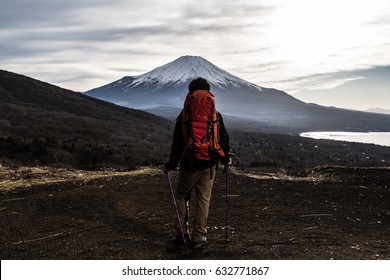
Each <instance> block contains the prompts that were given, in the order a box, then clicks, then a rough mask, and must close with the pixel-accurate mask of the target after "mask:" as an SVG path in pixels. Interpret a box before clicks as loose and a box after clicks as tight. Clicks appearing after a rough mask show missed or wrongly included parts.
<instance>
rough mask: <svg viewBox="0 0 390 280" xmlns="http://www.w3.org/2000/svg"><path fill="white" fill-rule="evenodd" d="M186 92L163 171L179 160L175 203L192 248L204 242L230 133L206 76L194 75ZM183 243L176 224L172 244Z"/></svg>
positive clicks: (178, 244) (226, 160)
mask: <svg viewBox="0 0 390 280" xmlns="http://www.w3.org/2000/svg"><path fill="white" fill-rule="evenodd" d="M188 89H189V93H188V95H187V97H186V101H185V103H184V108H183V110H182V111H181V113H180V114H179V116H178V118H177V120H176V125H175V130H174V134H173V141H172V147H171V154H170V158H169V161H168V163H166V164H165V172H166V173H168V172H169V171H170V170H174V169H176V168H177V166H178V165H179V162H180V169H179V179H178V183H177V190H176V203H177V208H178V212H179V218H180V221H181V224H182V225H183V231H184V233H185V238H186V239H187V240H186V243H187V244H188V243H189V242H191V243H189V244H190V245H191V247H192V248H193V249H201V248H203V247H204V246H205V245H206V244H207V237H206V235H207V229H206V226H207V219H208V214H209V204H210V198H211V192H212V188H213V183H214V178H215V173H216V166H217V164H218V162H219V161H221V162H222V163H224V164H225V165H228V164H230V162H231V159H230V157H229V151H230V147H229V135H228V133H227V131H226V128H225V125H224V123H223V119H222V116H221V114H220V113H218V112H217V111H216V108H215V101H214V96H213V94H212V93H211V92H210V84H209V83H208V81H207V80H206V79H203V78H197V79H195V80H193V81H191V83H190V84H189V86H188ZM193 189H194V190H195V196H196V206H195V214H194V219H193V224H192V232H190V229H189V223H188V211H189V201H190V198H191V193H192V190H193ZM172 245H173V246H174V247H179V246H183V245H184V241H183V237H182V234H181V232H180V228H179V227H178V234H177V236H176V238H175V239H174V241H173V244H172Z"/></svg>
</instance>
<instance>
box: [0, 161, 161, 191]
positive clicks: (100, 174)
mask: <svg viewBox="0 0 390 280" xmlns="http://www.w3.org/2000/svg"><path fill="white" fill-rule="evenodd" d="M157 172H160V171H159V169H157V168H152V167H140V168H138V169H136V170H131V171H116V170H99V171H87V170H79V169H65V168H53V167H18V168H10V167H3V166H0V191H9V190H12V189H15V188H27V187H33V186H38V185H47V184H53V183H61V182H67V181H72V182H74V181H83V182H88V181H89V180H93V179H99V178H108V177H118V176H122V177H125V176H137V175H142V174H151V175H153V174H156V173H157Z"/></svg>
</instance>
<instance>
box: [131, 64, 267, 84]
mask: <svg viewBox="0 0 390 280" xmlns="http://www.w3.org/2000/svg"><path fill="white" fill-rule="evenodd" d="M197 77H202V78H205V79H206V80H208V81H209V82H210V83H212V84H213V85H215V86H217V87H219V88H226V87H228V86H234V87H240V86H241V85H242V84H245V85H247V86H249V87H253V88H256V89H259V90H261V88H260V87H259V86H257V85H254V84H251V83H249V82H247V81H245V80H243V79H241V78H239V77H236V76H234V75H232V74H230V73H228V72H226V71H225V70H223V69H221V68H219V67H217V66H216V65H214V64H212V63H210V62H209V61H207V60H206V59H204V58H202V57H200V56H197V57H195V56H182V57H179V58H178V59H176V60H174V61H172V62H170V63H167V64H165V65H163V66H160V67H157V68H156V69H154V70H152V71H150V72H147V73H145V74H143V75H141V76H138V77H136V78H135V79H134V80H133V82H132V83H131V85H130V87H136V86H138V85H150V86H157V87H163V86H167V85H171V84H176V85H182V84H186V83H188V82H189V81H191V80H192V79H194V78H197Z"/></svg>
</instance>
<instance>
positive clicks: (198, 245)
mask: <svg viewBox="0 0 390 280" xmlns="http://www.w3.org/2000/svg"><path fill="white" fill-rule="evenodd" d="M206 245H207V240H202V241H198V242H192V243H191V249H193V250H198V251H199V250H203V249H204V248H205V247H206Z"/></svg>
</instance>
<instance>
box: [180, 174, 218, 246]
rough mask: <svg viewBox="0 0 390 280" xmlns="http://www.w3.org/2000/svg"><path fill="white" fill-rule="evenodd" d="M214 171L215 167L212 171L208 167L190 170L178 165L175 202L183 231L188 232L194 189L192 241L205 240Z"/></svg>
mask: <svg viewBox="0 0 390 280" xmlns="http://www.w3.org/2000/svg"><path fill="white" fill-rule="evenodd" d="M215 173H216V169H215V167H213V168H212V173H211V170H210V168H207V169H204V170H199V171H191V170H188V169H185V168H182V167H180V171H179V180H178V182H177V190H176V200H177V201H176V202H177V207H178V210H179V215H180V220H181V223H182V226H183V230H184V232H185V233H189V223H188V217H189V213H188V212H189V201H190V198H191V193H192V189H195V198H196V205H195V213H194V219H193V229H192V238H193V241H194V242H199V241H206V240H207V239H206V234H207V229H206V227H207V219H208V215H209V204H210V198H211V191H212V189H213V183H214V178H215ZM179 230H180V229H179Z"/></svg>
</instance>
